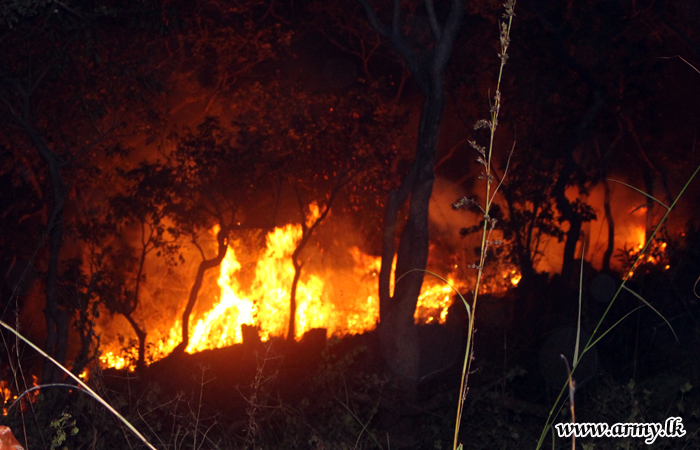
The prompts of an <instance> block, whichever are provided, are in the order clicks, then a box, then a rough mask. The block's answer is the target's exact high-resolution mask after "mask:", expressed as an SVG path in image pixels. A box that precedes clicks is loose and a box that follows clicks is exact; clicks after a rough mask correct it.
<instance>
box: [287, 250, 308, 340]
mask: <svg viewBox="0 0 700 450" xmlns="http://www.w3.org/2000/svg"><path fill="white" fill-rule="evenodd" d="M294 253H296V251H295V252H294ZM292 262H293V263H294V279H293V280H292V291H291V293H290V295H289V327H288V329H287V341H288V342H293V341H294V336H295V334H296V315H297V286H298V285H299V278H301V269H302V267H304V263H299V262H297V259H296V258H294V257H292Z"/></svg>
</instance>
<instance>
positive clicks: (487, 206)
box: [452, 0, 515, 450]
mask: <svg viewBox="0 0 700 450" xmlns="http://www.w3.org/2000/svg"><path fill="white" fill-rule="evenodd" d="M504 6H505V10H506V12H505V14H503V19H504V20H503V21H502V22H500V40H501V52H500V53H499V54H498V57H499V59H500V60H501V65H500V67H499V70H498V81H497V83H496V93H495V95H494V98H493V103H492V104H491V111H490V112H491V117H490V120H484V119H482V120H479V121H478V122H477V123H476V125H474V129H475V130H478V129H481V128H486V129H488V130H489V131H490V136H489V144H488V148H486V147H483V146H481V145H479V144H477V143H476V142H475V141H469V145H470V146H471V147H472V148H474V149H475V150H476V151H477V152H478V153H479V156H477V158H476V161H477V162H478V163H479V164H481V165H482V166H483V169H482V172H481V174H480V175H479V179H481V180H485V183H484V184H485V188H486V192H485V196H484V204H483V206H481V205H479V203H478V201H477V200H476V199H474V198H467V197H462V198H461V199H459V200H457V202H456V203H454V204H453V205H452V207H453V208H454V209H459V208H461V207H463V206H467V205H474V206H476V207H478V208H479V209H480V210H481V212H482V213H483V226H482V230H481V252H480V256H479V263H478V264H471V265H469V268H472V269H476V270H477V276H476V282H475V284H474V291H473V296H472V304H471V308H470V306H469V303H467V301H466V300H465V299H464V297H462V296H461V295H460V297H461V298H462V302H463V303H464V306H465V307H466V308H467V314H468V316H469V329H468V332H467V349H466V353H465V355H464V363H463V365H462V380H461V383H460V387H459V399H458V403H457V420H456V423H455V431H454V440H453V444H452V448H453V450H457V449H459V450H461V449H462V444H459V445H458V443H457V441H458V438H459V429H460V426H461V423H462V413H463V412H464V401H465V399H466V397H467V393H468V392H469V374H470V372H471V363H472V359H473V354H474V320H475V318H476V304H477V300H478V297H479V288H480V287H481V281H482V277H483V274H484V265H485V264H486V255H487V253H488V249H489V246H490V245H498V244H500V241H491V240H490V237H491V232H492V231H493V230H494V228H495V227H496V219H495V218H492V217H491V216H490V215H489V212H490V211H491V206H492V205H493V201H494V199H495V197H496V193H497V192H498V189H499V188H500V187H501V184H502V183H503V180H504V179H505V177H506V174H507V173H508V166H509V163H510V155H512V154H513V150H512V149H511V152H510V155H509V157H508V163H507V164H506V168H505V171H504V173H503V176H502V177H501V180H500V182H499V183H498V185H497V186H496V187H495V189H492V188H493V187H492V184H493V182H494V180H495V177H494V176H493V174H492V172H493V170H492V167H491V163H492V160H493V159H492V158H493V141H494V137H495V135H496V128H498V115H499V113H500V111H501V79H502V76H503V67H504V66H505V65H506V62H507V61H508V46H509V45H510V30H511V26H512V24H513V17H514V16H515V13H514V8H515V0H508V1H507V2H506V3H505V5H504ZM513 147H515V144H513Z"/></svg>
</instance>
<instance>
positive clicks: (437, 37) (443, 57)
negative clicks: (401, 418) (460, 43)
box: [359, 0, 465, 398]
mask: <svg viewBox="0 0 700 450" xmlns="http://www.w3.org/2000/svg"><path fill="white" fill-rule="evenodd" d="M359 2H360V4H361V5H362V7H363V8H364V10H365V12H366V13H367V18H368V20H369V22H370V24H371V25H372V27H373V28H374V29H375V30H376V31H377V32H378V33H379V34H380V35H382V36H383V37H385V38H387V39H389V40H390V41H391V43H392V45H393V46H394V48H395V49H396V50H397V51H398V52H399V53H400V54H401V56H402V57H403V59H404V60H405V62H406V65H407V66H408V68H409V69H410V71H411V74H412V75H413V78H414V80H415V81H416V83H417V84H418V87H419V88H420V90H421V92H422V93H423V95H424V97H425V100H424V103H423V109H422V111H421V118H420V127H419V129H418V143H417V146H416V157H415V160H414V162H413V165H412V166H411V169H410V171H409V172H408V174H407V175H406V177H405V178H404V179H403V181H402V183H401V186H400V187H399V189H398V190H396V191H392V192H391V193H390V194H389V201H388V202H387V209H386V214H385V219H384V231H383V241H382V265H381V269H380V273H379V302H380V319H379V320H380V324H379V328H378V333H379V340H380V345H381V351H382V356H383V358H384V360H385V362H386V364H387V366H388V368H389V370H390V371H391V372H392V373H393V375H394V377H395V378H396V380H397V382H398V384H399V386H400V388H401V389H402V390H403V391H404V393H406V394H407V395H408V397H409V398H411V397H412V395H413V394H415V392H416V388H417V386H418V377H419V345H418V344H419V343H418V331H417V329H416V326H415V322H414V319H413V316H414V314H415V310H416V304H417V303H418V296H419V295H420V291H421V286H422V284H423V275H424V272H423V271H424V270H425V267H426V264H427V262H428V244H429V232H428V206H429V203H430V195H431V194H432V190H433V182H434V179H435V176H434V173H433V170H434V168H435V155H436V153H437V144H438V136H439V131H440V125H441V123H442V116H443V112H444V109H445V67H446V66H447V62H448V60H449V58H450V55H451V53H452V48H453V45H454V42H455V39H456V38H457V33H458V32H459V28H460V25H461V22H462V19H463V17H464V14H465V10H464V4H463V2H462V1H461V0H452V1H451V2H450V12H449V14H448V16H447V19H446V21H445V24H444V28H443V29H440V25H439V24H438V20H437V17H436V16H435V11H434V10H432V9H431V8H429V10H428V15H429V16H430V17H429V18H430V24H431V29H432V32H433V38H434V42H430V43H427V42H426V43H423V44H422V46H423V48H421V52H425V54H429V55H430V58H427V59H424V58H422V57H420V56H419V55H418V54H416V53H415V52H414V50H413V49H412V48H411V46H410V45H409V44H408V43H407V42H406V40H405V38H404V37H403V35H402V34H401V24H400V23H399V22H400V17H401V11H400V2H399V1H398V0H394V2H393V14H392V23H391V27H389V26H387V25H384V24H383V23H382V22H381V20H380V19H379V17H378V16H377V14H376V12H375V11H374V9H373V8H372V7H371V6H370V5H369V3H368V2H367V0H359ZM409 196H410V203H409V212H408V219H407V220H406V223H405V225H404V228H403V230H402V232H401V236H400V240H399V249H398V253H397V257H396V272H395V274H394V275H395V279H396V280H397V281H396V283H395V287H394V294H393V295H391V293H390V281H391V266H392V262H393V259H394V254H395V242H394V240H395V236H396V224H397V221H398V220H397V218H398V214H399V210H400V209H401V206H402V205H403V204H404V203H405V202H406V201H407V200H408V198H409Z"/></svg>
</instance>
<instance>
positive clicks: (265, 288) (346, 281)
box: [100, 205, 519, 370]
mask: <svg viewBox="0 0 700 450" xmlns="http://www.w3.org/2000/svg"><path fill="white" fill-rule="evenodd" d="M314 216H316V217H317V216H318V208H315V207H314V206H313V205H312V207H311V213H310V214H309V217H308V218H307V220H312V219H313V217H314ZM211 232H212V233H213V235H216V232H218V228H214V229H213V230H211ZM301 238H302V226H301V225H300V224H288V225H285V226H283V227H277V228H275V229H274V230H273V231H271V232H269V233H268V234H267V235H266V237H265V246H266V247H265V249H264V251H263V252H262V253H261V254H260V256H259V258H258V260H257V262H256V263H255V267H254V270H253V275H252V277H249V278H252V281H251V280H250V279H248V280H246V281H245V282H244V281H243V279H244V278H246V277H245V276H243V275H242V273H241V272H242V263H241V261H240V259H239V258H240V256H241V255H242V252H243V251H245V249H244V248H242V246H239V245H236V244H235V243H232V244H231V245H230V246H229V248H228V251H227V253H226V256H225V258H224V260H223V261H222V263H221V265H220V267H219V271H218V272H219V273H218V278H217V279H216V284H217V288H218V289H216V290H217V291H218V292H217V293H216V294H215V296H216V301H215V303H214V304H213V306H212V307H211V308H210V309H209V310H208V311H205V312H203V313H200V314H197V315H196V316H193V317H192V319H191V321H190V325H191V327H190V329H191V330H192V331H191V337H190V342H189V345H188V346H187V348H186V350H185V351H186V352H187V353H195V352H199V351H203V350H207V349H214V348H221V347H225V346H230V345H233V344H237V343H241V342H243V336H242V331H241V326H242V325H250V326H254V327H257V328H258V329H259V335H260V339H261V340H262V341H267V340H269V339H270V338H271V337H284V336H286V335H287V332H288V331H287V330H288V324H289V311H290V289H291V286H292V280H293V278H294V266H293V264H292V260H291V255H292V253H293V252H294V250H295V248H296V246H297V244H298V243H299V241H300V240H301ZM348 253H349V255H348V256H349V258H347V259H348V260H350V259H351V261H352V264H351V267H350V268H348V267H342V268H335V269H334V268H325V270H318V269H309V270H308V271H307V270H306V269H305V270H303V272H302V275H301V278H300V280H299V283H298V286H297V293H296V302H297V309H296V316H295V317H296V326H295V331H294V337H295V339H296V340H299V339H300V338H301V337H302V336H303V335H304V333H306V332H307V331H309V330H311V329H312V328H326V329H327V333H328V334H329V335H335V336H344V335H348V334H356V333H362V332H364V331H368V330H372V329H373V328H374V327H375V325H376V323H377V321H378V319H379V299H378V297H377V295H376V290H377V276H378V273H379V268H380V265H381V260H380V258H379V257H374V256H371V255H368V254H366V253H364V252H362V251H361V250H360V249H359V248H358V247H356V246H353V247H350V248H349V250H348ZM517 277H519V275H517V274H516V272H515V271H507V272H506V273H504V275H503V279H504V280H512V284H513V285H515V284H517V281H515V280H517ZM446 280H447V282H448V283H449V284H445V283H444V282H443V281H442V280H440V279H438V278H435V277H431V276H426V278H425V282H424V285H423V290H422V293H421V295H420V297H419V299H418V306H417V308H416V314H415V320H416V323H435V322H436V321H437V322H439V323H442V322H444V321H445V318H446V317H447V309H448V307H449V305H450V300H451V298H452V296H453V295H455V292H454V290H453V286H454V287H455V288H459V287H460V286H459V284H458V283H457V282H456V281H455V278H454V277H453V276H447V277H446ZM487 289H488V287H487ZM184 302H185V300H184V299H183V300H182V302H181V303H182V304H184ZM180 329H181V322H180V320H175V321H174V322H172V323H171V324H162V326H160V327H159V328H157V329H150V330H149V343H150V344H151V345H150V347H149V349H148V351H147V353H149V355H148V357H147V360H148V361H150V362H153V361H156V360H158V359H161V358H163V357H165V356H166V355H168V354H169V353H170V352H171V351H172V350H173V349H174V348H175V346H176V345H177V344H179V342H180ZM136 355H137V349H136V348H134V346H126V347H124V346H123V344H122V343H121V342H120V341H119V340H115V341H113V342H104V343H103V344H102V355H101V357H100V359H101V361H102V363H103V365H104V366H105V367H113V368H116V369H122V368H125V367H128V368H130V369H131V370H133V369H135V360H136Z"/></svg>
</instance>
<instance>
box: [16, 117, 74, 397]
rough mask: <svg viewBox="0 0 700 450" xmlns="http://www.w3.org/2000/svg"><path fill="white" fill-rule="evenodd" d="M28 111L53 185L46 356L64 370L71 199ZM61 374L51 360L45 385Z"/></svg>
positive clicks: (57, 162) (26, 119)
mask: <svg viewBox="0 0 700 450" xmlns="http://www.w3.org/2000/svg"><path fill="white" fill-rule="evenodd" d="M28 114H29V113H28V111H25V115H24V117H23V120H22V124H23V126H24V127H25V129H26V131H27V134H29V138H30V139H31V141H32V143H33V144H34V146H35V147H36V149H37V150H38V152H39V155H40V156H41V158H42V159H43V160H44V163H46V166H47V170H48V173H49V180H50V182H51V191H52V194H53V204H52V205H51V213H50V215H49V220H48V221H47V224H46V229H47V234H48V237H49V265H48V268H47V273H46V307H45V308H44V317H45V318H46V344H45V346H44V348H45V350H46V353H48V354H49V355H50V356H52V357H53V358H54V359H55V360H56V362H58V363H59V364H61V365H64V366H65V363H66V351H67V349H68V322H69V318H68V314H67V313H66V312H65V311H64V310H63V309H61V308H60V307H59V304H58V273H59V263H60V256H61V246H62V243H63V207H64V205H65V203H66V198H67V197H68V187H67V186H66V183H65V182H64V181H63V175H62V174H61V170H60V166H61V161H60V158H59V157H58V155H56V153H55V152H54V151H53V150H51V148H49V146H48V145H47V144H46V142H44V140H43V139H42V138H41V137H40V136H39V134H38V132H37V131H36V130H35V129H34V128H33V127H32V126H31V125H30V121H29V117H28ZM62 373H63V372H62V371H61V370H60V369H59V368H58V367H56V365H55V364H54V363H52V362H51V361H49V360H45V361H44V370H43V374H42V384H46V383H58V382H60V381H61V378H62Z"/></svg>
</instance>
